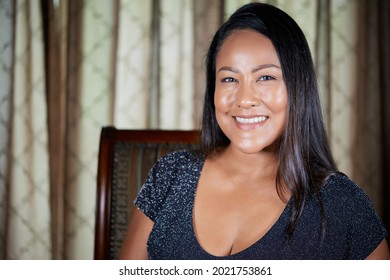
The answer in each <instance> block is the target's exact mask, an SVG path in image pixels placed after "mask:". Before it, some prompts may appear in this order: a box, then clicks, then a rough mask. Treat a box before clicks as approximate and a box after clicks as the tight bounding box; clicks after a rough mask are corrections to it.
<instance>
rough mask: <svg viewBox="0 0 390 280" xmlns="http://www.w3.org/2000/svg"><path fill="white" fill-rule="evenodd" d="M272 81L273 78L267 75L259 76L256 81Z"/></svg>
mask: <svg viewBox="0 0 390 280" xmlns="http://www.w3.org/2000/svg"><path fill="white" fill-rule="evenodd" d="M272 80H275V78H274V77H272V76H269V75H264V76H261V77H260V78H259V79H258V81H272Z"/></svg>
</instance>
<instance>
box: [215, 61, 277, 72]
mask: <svg viewBox="0 0 390 280" xmlns="http://www.w3.org/2000/svg"><path fill="white" fill-rule="evenodd" d="M265 68H278V69H280V66H277V65H275V64H272V63H269V64H262V65H258V66H256V67H254V68H253V69H252V73H255V72H257V71H259V70H262V69H265ZM221 71H230V72H234V73H239V72H240V71H239V70H238V69H237V68H234V67H230V66H223V67H221V68H219V69H218V73H219V72H221Z"/></svg>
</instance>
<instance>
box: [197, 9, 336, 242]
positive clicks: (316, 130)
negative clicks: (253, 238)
mask: <svg viewBox="0 0 390 280" xmlns="http://www.w3.org/2000/svg"><path fill="white" fill-rule="evenodd" d="M242 29H251V30H254V31H257V32H259V33H261V34H263V35H264V36H266V37H268V38H269V39H270V40H271V42H272V43H273V45H274V47H275V49H276V52H277V55H278V57H279V60H280V63H281V67H282V71H283V76H284V81H285V84H286V88H287V94H288V106H287V120H286V127H285V129H284V132H283V133H282V136H281V139H280V144H279V148H278V172H277V177H276V188H277V192H278V194H279V196H280V197H281V198H282V195H281V194H282V191H283V187H284V186H283V184H284V183H286V185H287V186H286V187H288V188H289V190H290V191H291V194H292V198H293V199H294V207H293V210H292V212H291V216H290V219H289V223H288V225H287V227H286V233H287V234H288V236H290V237H291V236H292V234H293V232H294V229H295V227H296V225H297V223H298V220H299V218H300V216H301V214H302V211H303V208H304V205H305V200H306V198H307V197H308V196H311V195H314V196H316V197H317V199H318V200H319V205H320V212H321V213H320V214H321V217H322V218H321V227H322V234H324V229H325V219H324V215H325V214H324V209H323V203H322V199H321V195H320V189H321V187H322V186H323V185H324V184H325V182H326V181H327V179H328V178H329V176H331V175H332V174H335V173H337V172H338V170H337V168H336V165H335V163H334V159H333V157H332V154H331V152H330V148H329V144H328V139H327V135H326V131H325V127H324V122H323V117H322V111H321V105H320V99H319V94H318V88H317V80H316V75H315V70H314V65H313V60H312V57H311V53H310V49H309V46H308V44H307V41H306V38H305V36H304V34H303V32H302V30H301V29H300V27H299V26H298V25H297V23H296V22H295V21H294V20H293V19H292V18H291V17H290V16H289V15H287V14H286V13H285V12H283V11H282V10H280V9H278V8H276V7H274V6H271V5H268V4H261V3H250V4H247V5H244V6H242V7H241V8H239V9H238V10H237V11H236V12H235V13H234V14H232V15H231V17H230V18H229V19H228V20H227V21H226V22H225V23H224V24H223V25H222V26H221V27H220V28H219V29H218V31H217V32H216V34H215V36H214V38H213V40H212V42H211V45H210V47H209V50H208V54H207V58H206V93H205V99H204V108H203V119H202V129H201V147H202V149H203V152H204V153H205V154H206V155H208V154H210V153H211V152H213V151H215V150H216V149H218V148H220V147H225V146H227V145H229V143H230V140H229V139H228V138H227V137H226V136H225V134H224V133H223V132H222V130H221V129H220V127H219V125H218V123H217V120H216V116H215V106H214V91H215V78H216V73H215V72H216V71H215V67H216V66H215V64H216V57H217V54H218V52H219V50H220V48H221V45H222V44H223V42H224V41H225V39H226V38H227V37H228V36H229V34H231V32H232V31H234V30H242Z"/></svg>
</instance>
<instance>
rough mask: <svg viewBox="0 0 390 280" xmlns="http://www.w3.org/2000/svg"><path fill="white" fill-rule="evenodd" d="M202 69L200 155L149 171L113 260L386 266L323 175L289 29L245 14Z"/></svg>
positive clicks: (340, 186)
mask: <svg viewBox="0 0 390 280" xmlns="http://www.w3.org/2000/svg"><path fill="white" fill-rule="evenodd" d="M206 63H207V73H206V74H207V81H206V83H207V84H206V95H205V102H204V112H203V121H202V131H201V146H202V153H191V152H188V151H181V152H176V153H172V154H170V155H168V156H166V157H163V158H162V159H160V160H159V161H158V162H157V163H156V165H155V166H154V167H153V169H152V170H151V172H150V174H149V177H148V179H147V181H146V183H145V184H144V186H143V188H142V190H141V191H140V193H139V195H138V197H137V199H136V201H135V204H136V206H137V207H138V210H136V211H135V214H134V215H133V217H132V219H131V222H130V224H129V229H128V232H127V235H126V237H125V241H124V243H123V247H122V250H121V253H120V258H127V259H145V258H149V259H365V258H373V259H388V258H389V251H388V247H387V243H386V240H385V237H386V235H387V232H386V230H385V228H384V227H383V224H382V222H381V220H380V219H379V217H378V216H377V214H376V213H375V210H374V209H373V207H372V204H371V202H370V201H369V199H368V197H367V196H366V195H365V193H364V192H363V191H362V189H361V188H360V187H358V186H357V185H356V184H354V183H353V182H351V181H350V180H349V179H348V178H347V177H346V176H345V175H343V174H341V173H340V172H338V170H337V168H336V167H335V164H334V161H333V158H332V155H331V153H330V149H329V146H328V142H327V137H326V134H325V129H324V124H323V119H322V115H321V108H320V102H319V96H318V91H317V84H316V77H315V74H314V67H313V62H312V58H311V54H310V50H309V48H308V45H307V42H306V39H305V37H304V35H303V33H302V31H301V29H300V28H299V27H298V25H297V24H296V23H295V22H294V20H293V19H291V18H290V17H289V16H288V15H287V14H285V13H284V12H283V11H281V10H279V9H277V8H275V7H273V6H270V5H266V4H260V3H251V4H248V5H245V6H243V7H241V8H240V9H238V10H237V11H236V12H235V13H234V14H233V15H232V16H231V17H230V19H229V20H228V21H227V22H226V23H224V24H223V25H222V26H221V27H220V29H219V30H218V31H217V33H216V34H215V36H214V38H213V41H212V43H211V45H210V48H209V51H208V56H207V62H206Z"/></svg>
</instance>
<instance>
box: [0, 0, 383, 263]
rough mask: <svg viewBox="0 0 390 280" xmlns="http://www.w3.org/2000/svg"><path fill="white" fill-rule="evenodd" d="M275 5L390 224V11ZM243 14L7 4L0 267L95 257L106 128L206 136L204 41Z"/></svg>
mask: <svg viewBox="0 0 390 280" xmlns="http://www.w3.org/2000/svg"><path fill="white" fill-rule="evenodd" d="M268 2H269V3H271V4H274V5H277V6H279V7H280V8H282V9H284V10H285V11H286V12H288V13H289V14H290V15H292V16H293V17H294V18H295V19H296V20H297V22H298V23H299V24H300V25H301V27H302V29H303V30H304V32H305V34H306V36H307V38H308V41H309V44H310V47H311V49H312V52H313V56H314V59H315V64H316V68H317V72H318V75H319V80H320V89H321V99H322V102H323V109H324V115H325V119H326V124H327V128H328V132H329V135H330V140H331V145H332V149H333V152H334V155H335V157H336V161H337V163H338V166H339V168H340V169H341V170H342V171H343V172H345V173H346V174H348V175H349V176H350V177H351V178H352V179H354V180H355V181H356V182H358V183H359V184H361V185H362V186H363V187H364V188H365V189H366V190H367V192H368V193H369V195H370V197H371V198H372V199H373V201H374V203H375V207H376V208H377V209H378V211H379V212H380V213H381V214H382V215H384V214H385V213H387V215H388V212H386V211H388V210H386V209H385V205H384V204H383V201H384V199H383V196H384V195H387V196H388V191H386V189H385V188H384V185H385V184H384V182H385V181H384V180H385V179H383V178H385V177H384V176H385V174H386V172H384V169H383V168H384V166H386V164H387V166H388V164H389V159H388V157H385V156H383V155H384V154H385V153H387V154H388V152H389V150H388V149H389V148H388V146H385V145H384V142H385V141H386V139H387V141H388V138H386V137H389V136H388V134H386V133H385V131H386V127H387V129H388V126H389V123H388V122H386V121H385V120H384V119H383V114H384V113H381V112H387V111H389V107H385V105H384V104H386V100H387V102H389V100H388V97H385V96H386V95H385V92H386V89H387V92H388V89H389V87H388V78H387V87H386V82H385V81H386V79H385V78H384V74H383V73H389V72H388V68H386V67H385V66H383V65H384V64H385V63H384V62H385V61H386V60H385V59H386V57H387V61H388V59H389V52H388V51H386V48H384V47H383V46H385V45H384V44H385V43H383V40H384V39H383V38H387V40H388V38H389V37H388V35H386V36H387V37H386V36H385V35H384V34H388V32H389V29H388V28H387V29H386V28H384V27H383V26H385V24H381V20H385V19H386V18H389V15H390V12H389V5H388V3H387V4H385V3H386V1H380V0H376V1H364V0H354V1H347V0H333V1H327V0H316V1H314V0H313V1H307V0H297V1H288V0H273V1H268ZM244 3H247V1H238V0H214V1H209V0H115V1H105V0H95V1H87V0H84V1H78V0H69V1H65V0H58V1H45V0H42V1H28V0H14V1H13V0H3V1H1V2H0V61H1V65H2V67H1V68H0V78H1V80H0V84H1V85H2V86H1V87H0V108H1V113H0V254H1V255H0V258H2V259H92V256H93V241H94V223H95V220H94V219H95V199H96V190H95V188H96V169H97V152H98V144H99V133H100V129H101V127H102V126H104V125H115V126H117V127H120V128H164V129H191V128H198V127H199V121H200V114H201V108H202V98H203V91H204V70H205V69H204V64H203V63H204V58H205V55H206V51H207V47H208V44H209V41H210V39H211V36H212V35H213V33H214V31H215V30H216V28H217V26H218V25H219V24H220V23H221V22H222V20H224V19H226V18H227V17H228V16H229V15H230V14H231V13H232V12H233V11H234V10H235V9H236V8H237V7H239V6H241V5H242V4H244ZM386 11H387V12H386ZM384 49H385V50H384ZM386 69H387V70H386ZM385 71H387V72H385ZM388 106H389V105H388ZM386 125H387V126H386ZM386 135H387V136H386ZM386 147H387V148H386ZM387 180H388V179H387Z"/></svg>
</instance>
